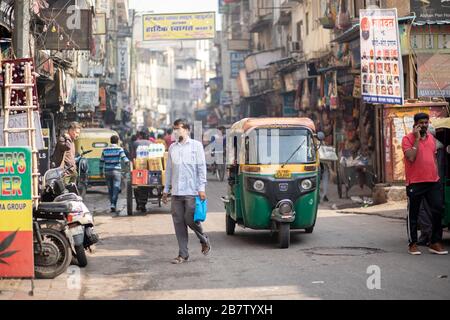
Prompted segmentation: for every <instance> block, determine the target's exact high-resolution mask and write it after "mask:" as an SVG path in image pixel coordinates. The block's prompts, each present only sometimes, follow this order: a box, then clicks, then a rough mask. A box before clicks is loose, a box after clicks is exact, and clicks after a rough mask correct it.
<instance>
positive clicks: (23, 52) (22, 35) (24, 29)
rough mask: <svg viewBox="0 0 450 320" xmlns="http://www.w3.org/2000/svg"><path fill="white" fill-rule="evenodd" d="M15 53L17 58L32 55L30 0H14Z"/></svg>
mask: <svg viewBox="0 0 450 320" xmlns="http://www.w3.org/2000/svg"><path fill="white" fill-rule="evenodd" d="M13 41H14V53H15V55H16V57H17V58H29V57H30V0H16V1H14V33H13Z"/></svg>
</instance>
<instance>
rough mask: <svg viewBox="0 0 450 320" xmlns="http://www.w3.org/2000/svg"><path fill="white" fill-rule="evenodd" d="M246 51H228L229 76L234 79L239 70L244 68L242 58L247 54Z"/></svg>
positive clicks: (237, 75)
mask: <svg viewBox="0 0 450 320" xmlns="http://www.w3.org/2000/svg"><path fill="white" fill-rule="evenodd" d="M247 54H248V53H247V52H238V51H232V52H230V65H231V78H232V79H236V78H237V77H239V71H240V70H241V69H245V63H244V59H245V57H246V56H247Z"/></svg>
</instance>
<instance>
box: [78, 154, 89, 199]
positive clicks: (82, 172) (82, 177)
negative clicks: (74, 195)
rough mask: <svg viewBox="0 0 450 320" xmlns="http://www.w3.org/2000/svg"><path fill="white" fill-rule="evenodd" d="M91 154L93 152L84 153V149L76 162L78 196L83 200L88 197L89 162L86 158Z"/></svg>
mask: <svg viewBox="0 0 450 320" xmlns="http://www.w3.org/2000/svg"><path fill="white" fill-rule="evenodd" d="M91 152H92V150H87V151H84V150H83V147H82V148H81V154H79V155H78V156H77V157H75V162H76V165H77V171H78V177H77V188H78V195H79V196H80V197H82V198H83V199H85V197H86V192H87V188H88V185H89V162H88V160H87V159H86V158H85V157H84V156H85V155H87V154H89V153H91Z"/></svg>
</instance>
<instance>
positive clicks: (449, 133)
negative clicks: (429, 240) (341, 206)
mask: <svg viewBox="0 0 450 320" xmlns="http://www.w3.org/2000/svg"><path fill="white" fill-rule="evenodd" d="M432 125H433V127H434V128H435V129H436V138H437V139H438V140H439V141H440V142H442V143H443V144H444V151H443V156H442V159H441V160H442V161H438V163H439V164H440V166H441V167H440V168H439V171H440V172H439V175H440V176H441V178H443V179H442V180H443V181H441V182H442V184H443V188H444V190H443V191H444V206H445V209H444V216H443V220H442V226H443V227H444V228H445V227H447V228H449V230H450V118H440V119H433V120H432Z"/></svg>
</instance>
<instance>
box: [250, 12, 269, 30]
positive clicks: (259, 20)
mask: <svg viewBox="0 0 450 320" xmlns="http://www.w3.org/2000/svg"><path fill="white" fill-rule="evenodd" d="M255 19H256V20H255V21H254V22H253V23H252V24H251V25H250V27H249V32H250V33H259V32H261V31H263V30H264V29H267V28H271V27H272V23H273V16H272V13H267V14H266V15H263V16H257V17H255Z"/></svg>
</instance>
